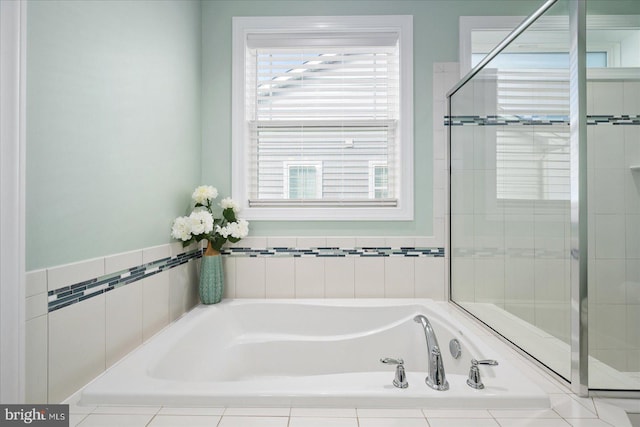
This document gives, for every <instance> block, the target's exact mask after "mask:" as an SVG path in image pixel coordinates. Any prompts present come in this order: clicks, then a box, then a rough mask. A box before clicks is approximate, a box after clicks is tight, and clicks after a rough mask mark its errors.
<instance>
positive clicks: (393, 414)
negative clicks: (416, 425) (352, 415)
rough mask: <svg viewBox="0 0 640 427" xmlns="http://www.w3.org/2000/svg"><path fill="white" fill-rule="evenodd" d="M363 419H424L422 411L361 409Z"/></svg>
mask: <svg viewBox="0 0 640 427" xmlns="http://www.w3.org/2000/svg"><path fill="white" fill-rule="evenodd" d="M358 417H361V418H424V414H423V413H422V411H421V410H420V409H360V408H358Z"/></svg>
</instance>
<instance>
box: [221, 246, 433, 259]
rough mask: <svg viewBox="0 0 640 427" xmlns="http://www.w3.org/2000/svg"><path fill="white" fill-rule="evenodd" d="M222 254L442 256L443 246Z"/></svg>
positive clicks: (231, 251) (249, 250)
mask: <svg viewBox="0 0 640 427" xmlns="http://www.w3.org/2000/svg"><path fill="white" fill-rule="evenodd" d="M222 254H223V255H229V256H241V257H242V256H244V257H252V258H255V257H259V256H280V257H294V258H300V257H347V256H356V257H391V256H403V257H420V256H431V257H444V248H426V247H424V248H423V247H401V248H392V247H362V248H353V249H349V248H337V247H317V248H309V249H296V248H284V247H283V248H280V247H274V248H266V249H253V248H242V247H231V248H225V249H223V251H222Z"/></svg>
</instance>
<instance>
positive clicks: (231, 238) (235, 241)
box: [228, 236, 240, 243]
mask: <svg viewBox="0 0 640 427" xmlns="http://www.w3.org/2000/svg"><path fill="white" fill-rule="evenodd" d="M228 239H229V241H230V242H231V243H238V242H239V241H240V239H238V238H237V237H232V236H229V237H228Z"/></svg>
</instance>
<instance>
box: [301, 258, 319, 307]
mask: <svg viewBox="0 0 640 427" xmlns="http://www.w3.org/2000/svg"><path fill="white" fill-rule="evenodd" d="M295 296H296V298H324V259H322V258H317V257H313V258H295Z"/></svg>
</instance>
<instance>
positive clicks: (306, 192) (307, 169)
mask: <svg viewBox="0 0 640 427" xmlns="http://www.w3.org/2000/svg"><path fill="white" fill-rule="evenodd" d="M284 165H285V168H284V174H285V178H284V191H283V197H284V198H285V199H303V200H304V199H321V198H322V164H321V163H320V162H314V163H306V164H300V163H289V162H285V164H284Z"/></svg>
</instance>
